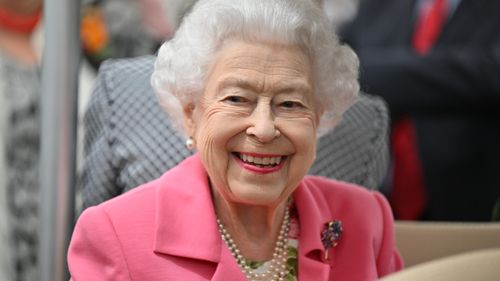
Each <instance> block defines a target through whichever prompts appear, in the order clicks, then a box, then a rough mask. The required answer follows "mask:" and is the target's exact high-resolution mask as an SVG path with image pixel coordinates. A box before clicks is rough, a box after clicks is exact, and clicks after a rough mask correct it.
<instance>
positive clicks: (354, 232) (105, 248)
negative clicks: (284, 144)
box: [68, 155, 403, 281]
mask: <svg viewBox="0 0 500 281" xmlns="http://www.w3.org/2000/svg"><path fill="white" fill-rule="evenodd" d="M207 180H208V178H207V174H206V172H205V169H204V168H203V166H202V164H201V162H200V159H199V157H198V156H197V155H195V156H192V157H190V158H188V159H186V160H185V161H184V162H182V163H181V164H179V165H178V166H177V167H175V168H174V169H172V170H170V171H169V172H167V173H165V174H164V175H163V176H162V177H161V178H159V179H157V180H155V181H152V182H150V183H147V184H144V185H142V186H141V187H138V188H136V189H134V190H132V191H129V192H127V193H125V194H123V195H121V196H118V197H116V198H114V199H111V200H109V201H107V202H105V203H102V204H101V205H99V206H96V207H91V208H89V209H87V210H85V212H84V213H83V214H82V215H81V216H80V218H79V220H78V222H77V225H76V227H75V230H74V233H73V237H72V240H71V244H70V246H69V252H68V265H69V269H70V272H71V276H72V280H74V281H88V280H92V281H101V280H142V281H155V280H158V281H159V280H162V281H166V280H181V281H185V280H189V281H191V280H212V281H223V280H225V281H227V280H231V281H244V280H245V277H244V275H243V274H242V272H241V271H240V269H239V267H238V265H237V263H236V261H235V260H234V258H233V257H232V256H231V253H230V252H229V250H228V249H227V247H226V246H225V244H223V242H222V240H221V237H220V234H219V231H218V228H217V223H216V217H215V212H214V207H213V204H212V200H211V195H210V189H209V186H208V181H207ZM294 200H295V204H296V207H297V211H298V214H299V221H300V237H299V268H298V271H299V280H315V281H316V280H318V281H321V280H325V281H326V280H335V281H342V280H346V281H370V280H376V279H378V278H379V277H381V276H383V275H386V274H389V273H391V272H394V271H396V270H399V269H401V268H402V266H403V265H402V260H401V258H400V256H399V254H398V252H397V250H396V248H395V241H394V229H393V218H392V215H391V211H390V209H389V206H388V204H387V202H386V200H385V199H384V197H383V196H382V195H380V194H379V193H377V192H371V191H368V190H366V189H364V188H360V187H358V186H354V185H352V184H348V183H344V182H338V181H333V180H330V179H326V178H321V177H313V176H307V177H306V178H304V180H303V181H302V183H301V184H300V186H299V187H298V188H297V189H296V191H295V193H294ZM334 219H337V220H341V221H342V223H343V227H344V231H343V234H342V237H341V238H340V241H339V243H338V246H337V247H335V248H331V249H330V250H329V251H330V252H329V259H328V260H325V259H324V251H325V249H324V246H323V243H322V242H321V231H322V230H323V229H324V224H325V223H326V222H328V221H331V220H334Z"/></svg>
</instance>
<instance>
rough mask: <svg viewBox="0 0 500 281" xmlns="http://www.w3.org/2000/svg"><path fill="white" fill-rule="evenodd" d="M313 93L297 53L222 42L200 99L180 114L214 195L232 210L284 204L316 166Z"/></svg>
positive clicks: (303, 60) (304, 59) (288, 48)
mask: <svg viewBox="0 0 500 281" xmlns="http://www.w3.org/2000/svg"><path fill="white" fill-rule="evenodd" d="M313 92H314V88H313V83H312V77H311V65H310V62H309V59H308V58H307V56H305V55H304V53H303V52H301V51H300V50H299V49H298V48H295V47H292V46H282V45H280V46H274V45H266V44H252V43H246V42H242V41H232V42H227V43H226V44H225V45H224V47H223V48H222V50H221V51H220V52H219V53H218V56H217V57H216V60H215V63H214V65H213V67H212V69H211V71H210V72H209V76H208V78H207V81H206V86H205V92H204V93H203V95H202V97H201V99H200V100H199V102H198V103H196V104H195V105H194V106H188V107H186V108H185V113H186V117H187V118H186V128H187V131H188V132H189V133H190V134H191V136H192V137H193V138H194V140H195V142H196V147H197V149H198V151H199V154H200V157H201V159H202V162H203V163H204V166H205V168H206V169H207V172H208V175H209V177H210V182H211V185H212V189H214V191H215V192H217V193H219V194H220V195H222V197H223V198H224V199H225V200H226V201H230V202H232V203H237V204H239V203H243V204H250V205H260V206H271V205H275V204H278V203H280V202H282V201H283V200H284V199H285V198H287V197H288V196H289V195H290V194H291V192H292V191H293V190H294V189H295V187H297V185H298V183H299V182H300V181H301V179H302V178H303V177H304V175H305V174H306V173H307V172H308V170H309V168H310V166H311V165H312V162H313V161H314V158H315V153H316V129H317V126H318V120H319V117H320V116H319V115H320V113H319V110H318V108H317V105H316V103H315V102H314V100H315V99H314V96H313Z"/></svg>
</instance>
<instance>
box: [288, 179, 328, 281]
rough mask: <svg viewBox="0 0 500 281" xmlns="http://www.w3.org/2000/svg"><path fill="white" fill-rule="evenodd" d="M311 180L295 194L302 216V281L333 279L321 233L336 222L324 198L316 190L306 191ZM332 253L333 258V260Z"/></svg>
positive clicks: (303, 184) (303, 183)
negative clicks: (325, 227) (315, 194)
mask: <svg viewBox="0 0 500 281" xmlns="http://www.w3.org/2000/svg"><path fill="white" fill-rule="evenodd" d="M306 184H307V180H304V181H302V183H301V185H300V186H299V187H298V188H297V190H296V191H295V193H294V201H295V205H296V207H297V211H298V213H299V220H300V236H299V269H298V271H299V280H318V281H321V280H325V281H326V280H329V277H330V270H331V266H330V264H329V261H327V260H325V259H324V255H325V250H324V247H323V243H322V242H321V231H322V230H323V227H324V225H325V223H327V222H328V221H330V220H332V215H331V212H330V208H329V206H328V204H327V202H326V201H325V199H324V197H323V196H314V194H313V193H312V189H308V188H305V185H306ZM331 252H332V251H331V250H330V253H329V255H330V257H331V258H333V257H332V253H331Z"/></svg>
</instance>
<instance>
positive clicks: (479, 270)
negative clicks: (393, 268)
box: [380, 248, 500, 281]
mask: <svg viewBox="0 0 500 281" xmlns="http://www.w3.org/2000/svg"><path fill="white" fill-rule="evenodd" d="M422 280H425V281H471V280H474V281H499V280H500V248H495V249H486V250H478V251H472V252H467V253H462V254H459V255H453V256H448V257H445V258H441V259H437V260H434V261H430V262H426V263H422V264H419V265H417V266H413V267H411V268H407V269H405V270H402V271H400V272H397V273H394V274H391V275H389V276H386V277H385V278H382V279H380V281H422Z"/></svg>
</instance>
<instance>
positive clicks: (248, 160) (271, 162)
mask: <svg viewBox="0 0 500 281" xmlns="http://www.w3.org/2000/svg"><path fill="white" fill-rule="evenodd" d="M233 154H234V155H235V156H236V157H238V158H239V159H240V160H241V161H243V162H244V163H245V164H249V165H253V166H256V167H259V168H268V167H276V166H278V165H279V164H280V163H281V162H282V161H283V160H285V158H286V156H256V155H248V154H243V153H238V152H234V153H233Z"/></svg>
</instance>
